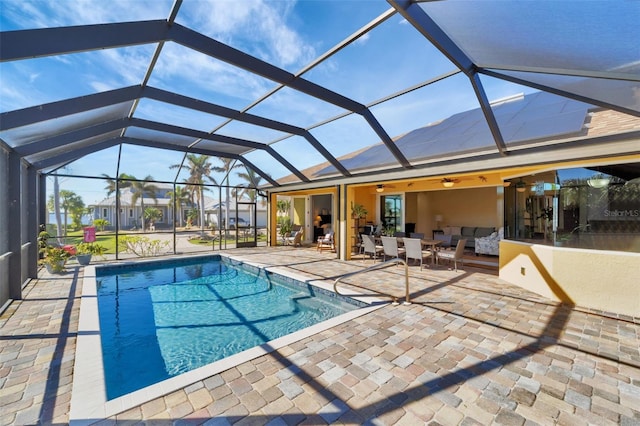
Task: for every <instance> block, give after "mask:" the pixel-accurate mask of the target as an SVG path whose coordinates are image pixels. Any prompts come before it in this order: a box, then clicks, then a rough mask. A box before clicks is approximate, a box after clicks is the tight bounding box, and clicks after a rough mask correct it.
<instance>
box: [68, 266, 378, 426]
mask: <svg viewBox="0 0 640 426" xmlns="http://www.w3.org/2000/svg"><path fill="white" fill-rule="evenodd" d="M218 257H221V259H222V261H223V262H227V263H232V264H233V265H241V266H242V269H245V270H248V271H249V272H250V273H252V274H253V275H254V276H260V275H262V276H263V277H268V278H269V283H270V284H274V283H275V282H279V283H280V284H284V285H285V286H287V285H296V286H302V287H303V288H307V291H309V292H311V293H314V294H315V293H323V294H324V295H326V296H328V297H330V298H332V299H331V300H332V302H331V303H332V304H333V303H335V301H338V300H340V303H343V302H347V303H349V304H353V303H355V305H356V306H355V309H352V310H351V311H349V312H347V313H343V314H339V315H337V316H334V317H333V318H330V319H327V320H323V321H321V322H319V323H317V324H315V325H312V326H310V327H307V328H303V329H300V330H298V331H294V332H293V333H290V334H286V335H284V336H282V337H278V338H275V339H273V340H270V341H269V342H267V343H264V344H259V345H258V346H254V347H252V348H249V349H245V350H242V351H241V352H239V353H236V354H234V355H230V356H228V357H226V358H222V359H219V360H217V361H213V362H211V363H208V364H206V365H203V366H201V367H196V368H194V369H192V370H190V371H187V372H185V373H182V374H177V375H175V376H172V377H169V378H168V379H166V380H162V381H160V382H158V383H154V384H151V385H149V386H147V387H144V388H142V389H139V390H136V391H132V392H130V393H127V394H125V395H122V396H119V397H115V398H113V399H109V398H107V392H106V388H107V386H106V382H107V380H106V376H105V372H104V364H105V362H103V352H102V349H101V348H102V337H101V335H102V330H101V326H100V319H99V313H98V281H97V280H98V278H97V276H96V275H97V273H102V272H99V271H100V269H101V268H103V267H104V266H95V265H89V266H87V267H85V268H84V270H83V278H82V283H81V286H82V297H81V301H80V314H79V320H78V335H77V339H76V352H75V361H74V369H73V384H72V393H71V407H70V412H69V418H70V421H71V423H73V424H77V425H79V424H90V423H92V422H95V421H97V420H99V419H104V418H108V417H110V416H112V415H114V414H117V413H121V412H123V411H126V410H128V409H130V408H133V407H136V406H140V405H141V404H144V403H145V402H147V401H151V400H153V399H155V398H158V397H161V396H163V395H166V394H168V393H171V392H174V391H176V390H179V389H182V388H185V387H187V386H189V385H192V384H194V383H196V382H198V381H202V380H204V379H206V378H208V377H212V376H214V375H216V374H220V373H222V372H223V371H226V370H228V369H230V368H234V367H237V366H239V365H241V364H243V363H246V362H249V361H251V360H252V359H255V358H258V357H260V356H264V355H266V354H268V353H270V352H273V351H277V350H279V349H280V348H284V347H286V346H287V345H291V344H293V343H294V342H297V341H299V340H301V339H304V338H307V337H309V336H312V335H314V334H317V333H321V332H323V331H325V330H328V329H330V328H332V327H335V326H338V325H339V324H342V323H344V322H346V321H350V320H353V319H355V318H358V317H360V316H362V315H366V314H367V313H369V312H372V311H374V310H376V309H380V308H381V307H383V306H384V305H385V304H386V303H387V301H386V300H379V299H377V298H375V297H371V295H366V294H361V295H358V294H357V293H356V292H354V293H353V294H350V296H351V297H349V298H345V297H343V296H339V295H336V294H335V293H334V292H333V283H332V282H327V281H326V280H324V279H314V278H310V276H309V275H300V274H299V273H297V272H295V271H294V270H293V269H291V268H288V267H286V266H284V267H269V268H266V267H264V266H263V265H259V264H254V263H253V262H254V261H253V260H251V261H250V260H248V259H243V258H242V256H239V255H235V256H229V255H227V254H224V255H217V256H215V257H213V258H214V259H215V258H218ZM187 259H190V260H195V261H196V262H200V261H201V260H204V261H205V262H208V261H209V260H211V259H212V256H211V255H207V256H192V257H189V258H187ZM190 260H189V261H190ZM169 261H173V260H171V259H169V258H161V259H152V260H147V261H144V262H125V263H123V264H119V265H117V266H118V267H120V268H122V269H121V270H122V271H123V272H125V273H128V271H127V269H129V270H135V269H137V268H142V270H143V271H144V273H145V274H147V276H151V275H152V274H153V272H152V271H153V270H154V269H157V268H156V266H157V265H161V264H165V263H167V262H169ZM180 261H181V262H184V261H186V259H185V258H183V259H182V260H180ZM168 275H169V276H170V277H171V278H173V271H171V272H170V273H169V274H168ZM176 277H178V275H176ZM100 279H102V278H100ZM163 279H164V278H163ZM196 279H197V278H196ZM260 285H261V284H257V287H256V288H254V292H256V291H262V290H263V289H264V288H265V287H262V288H260V289H259V287H260ZM118 286H119V284H118ZM305 297H306V296H305ZM304 300H306V299H305V298H298V299H297V302H296V303H298V302H302V303H304ZM298 304H299V303H298ZM358 306H365V307H361V308H358ZM148 312H150V311H148ZM121 313H122V312H119V313H118V314H119V315H120V314H121ZM185 328H187V327H185ZM134 346H135V345H134ZM133 350H134V349H132V350H131V351H133ZM140 352H142V354H141V355H142V356H141V359H142V360H141V361H139V362H140V364H138V366H144V365H146V364H147V363H149V360H148V359H147V358H145V357H144V351H140Z"/></svg>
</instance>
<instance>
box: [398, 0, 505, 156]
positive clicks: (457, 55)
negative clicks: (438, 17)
mask: <svg viewBox="0 0 640 426" xmlns="http://www.w3.org/2000/svg"><path fill="white" fill-rule="evenodd" d="M387 1H388V2H389V4H391V5H392V6H393V7H395V8H396V10H397V11H398V12H399V13H400V14H401V15H402V16H404V18H405V19H406V20H407V21H409V22H410V23H411V24H412V25H413V26H414V27H415V28H416V29H417V30H418V31H419V32H420V34H422V35H423V36H424V37H425V38H427V39H428V40H429V41H430V42H431V43H432V44H433V45H434V46H435V47H436V48H437V49H438V50H440V52H442V54H443V55H445V56H446V57H447V58H449V60H450V61H451V62H452V63H453V64H454V65H455V66H456V67H458V68H459V69H460V71H462V72H463V73H465V74H466V76H467V77H468V78H469V80H470V82H471V86H472V87H473V90H474V92H475V94H476V97H477V99H478V102H479V104H480V108H481V109H482V113H483V114H484V117H485V119H486V120H487V125H488V126H489V129H490V130H491V134H492V136H493V140H494V142H495V144H496V146H497V148H498V151H499V152H500V154H503V155H504V154H506V153H507V146H506V144H505V142H504V138H503V136H502V132H501V131H500V127H499V126H498V122H497V121H496V117H495V115H494V113H493V111H492V110H491V105H490V103H489V99H488V98H487V94H486V93H485V91H484V89H483V87H482V83H481V81H480V79H479V78H478V74H477V70H476V66H475V64H474V63H473V61H472V60H471V58H469V56H467V54H465V53H464V52H463V51H462V50H461V49H460V47H458V45H457V44H456V43H454V42H453V40H451V38H450V37H449V36H448V35H447V34H446V33H445V32H444V31H443V30H442V28H440V26H439V25H438V24H436V22H435V21H434V20H433V19H432V18H431V17H430V16H429V15H427V14H426V13H425V11H424V10H423V9H422V8H421V7H420V6H419V5H417V4H416V3H415V2H413V1H410V0H387Z"/></svg>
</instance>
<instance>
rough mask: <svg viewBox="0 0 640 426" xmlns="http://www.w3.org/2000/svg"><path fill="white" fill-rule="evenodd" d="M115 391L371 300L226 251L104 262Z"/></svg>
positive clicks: (102, 290)
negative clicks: (288, 276)
mask: <svg viewBox="0 0 640 426" xmlns="http://www.w3.org/2000/svg"><path fill="white" fill-rule="evenodd" d="M96 280H97V295H98V311H99V319H100V334H101V340H102V356H103V362H104V370H105V382H106V392H107V398H108V399H113V398H116V397H119V396H122V395H124V394H127V393H130V392H133V391H136V390H139V389H141V388H143V387H146V386H149V385H150V384H153V383H157V382H160V381H162V380H166V379H168V378H170V377H173V376H176V375H178V374H182V373H185V372H187V371H190V370H193V369H195V368H198V367H201V366H203V365H206V364H209V363H211V362H214V361H217V360H219V359H223V358H226V357H228V356H230V355H233V354H236V353H238V352H241V351H243V350H245V349H249V348H252V347H254V346H258V345H261V344H264V343H266V342H269V341H271V340H273V339H276V338H278V337H281V336H284V335H287V334H290V333H292V332H295V331H297V330H300V329H303V328H306V327H309V326H311V325H313V324H316V323H318V322H321V321H324V320H326V319H329V318H333V317H335V316H337V315H340V314H343V313H345V312H349V311H351V310H353V309H356V308H358V307H362V306H364V305H363V304H361V303H357V302H355V301H353V300H349V299H344V298H337V297H330V296H329V295H326V294H324V293H323V292H322V291H321V290H319V289H316V288H314V287H313V286H310V285H306V284H304V283H299V282H294V281H293V280H289V282H286V280H284V279H283V278H282V277H278V276H277V275H275V274H270V273H268V272H267V271H265V270H259V269H255V268H252V269H248V268H246V267H242V266H239V265H233V264H232V263H231V262H230V261H228V260H224V259H222V258H221V257H220V256H211V257H208V258H198V259H181V260H172V261H166V262H163V263H161V264H142V265H128V266H111V267H104V268H99V269H97V270H96Z"/></svg>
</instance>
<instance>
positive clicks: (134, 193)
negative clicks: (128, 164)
mask: <svg viewBox="0 0 640 426" xmlns="http://www.w3.org/2000/svg"><path fill="white" fill-rule="evenodd" d="M152 180H153V177H152V176H151V175H147V177H145V178H144V180H134V181H131V204H132V205H134V206H135V205H136V203H137V202H138V199H139V200H140V207H141V211H142V215H141V218H140V219H141V220H142V230H143V231H144V229H145V225H144V197H145V196H147V197H149V198H153V200H154V201H155V202H156V203H157V202H158V197H157V196H156V192H157V191H158V187H157V186H155V185H154V184H152V183H151V181H152Z"/></svg>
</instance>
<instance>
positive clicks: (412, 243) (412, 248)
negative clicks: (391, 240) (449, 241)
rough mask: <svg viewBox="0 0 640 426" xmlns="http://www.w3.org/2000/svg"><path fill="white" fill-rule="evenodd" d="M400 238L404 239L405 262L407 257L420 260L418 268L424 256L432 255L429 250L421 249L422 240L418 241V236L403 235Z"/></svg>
mask: <svg viewBox="0 0 640 426" xmlns="http://www.w3.org/2000/svg"><path fill="white" fill-rule="evenodd" d="M402 240H403V241H404V249H405V253H406V254H405V255H406V258H407V263H408V262H409V259H413V260H418V261H420V269H422V264H423V261H424V258H426V257H429V256H432V255H433V253H431V251H430V250H422V241H420V238H407V237H405V238H403V239H402Z"/></svg>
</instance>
